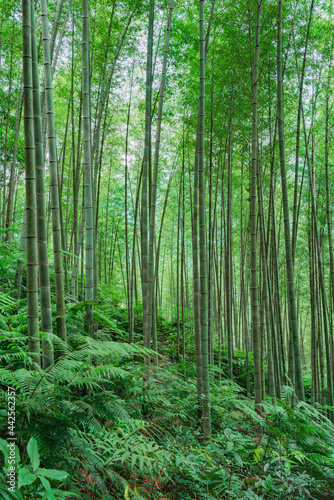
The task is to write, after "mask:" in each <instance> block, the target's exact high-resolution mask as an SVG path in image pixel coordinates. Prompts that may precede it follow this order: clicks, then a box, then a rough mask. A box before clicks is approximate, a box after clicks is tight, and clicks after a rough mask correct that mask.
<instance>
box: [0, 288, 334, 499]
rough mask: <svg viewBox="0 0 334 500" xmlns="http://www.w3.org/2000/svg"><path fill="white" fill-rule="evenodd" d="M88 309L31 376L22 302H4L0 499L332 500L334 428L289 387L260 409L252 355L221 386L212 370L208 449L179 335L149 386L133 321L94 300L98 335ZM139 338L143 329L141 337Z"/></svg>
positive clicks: (0, 298) (168, 329)
mask: <svg viewBox="0 0 334 500" xmlns="http://www.w3.org/2000/svg"><path fill="white" fill-rule="evenodd" d="M2 289H3V290H4V288H2ZM102 295H103V294H102ZM84 307H85V304H84V303H74V302H73V301H70V300H68V304H67V319H68V325H69V326H68V337H69V342H68V344H64V343H63V342H62V341H61V340H59V339H58V337H57V336H56V335H52V339H53V341H54V345H55V347H56V349H57V352H58V353H59V356H58V358H57V359H56V361H55V363H54V365H53V366H51V367H50V368H48V369H47V370H46V371H42V370H41V369H40V368H39V367H38V366H36V365H35V366H33V369H31V368H29V367H31V365H32V360H31V359H30V357H29V353H28V350H27V338H26V333H27V332H26V301H25V299H24V298H23V299H22V300H20V301H16V300H14V298H13V294H12V291H11V289H10V287H9V286H8V289H6V290H4V292H3V293H1V294H0V384H1V393H0V406H1V409H0V436H1V439H0V461H1V463H0V468H1V472H0V498H2V499H4V500H10V499H17V500H23V499H24V500H25V499H34V500H35V499H38V498H45V499H56V498H70V499H75V498H79V499H82V500H88V499H93V500H94V499H105V500H120V499H125V500H132V499H138V500H140V499H149V500H158V499H160V500H194V499H197V500H202V499H203V500H204V499H206V500H210V499H230V498H231V499H233V498H234V499H258V500H261V499H263V500H267V499H268V500H271V499H284V500H290V499H291V500H292V499H293V500H298V499H300V500H302V499H303V500H304V499H308V498H310V499H311V498H314V499H330V498H333V493H332V492H333V491H334V442H333V440H334V426H333V424H332V423H331V422H330V421H329V420H328V419H327V418H326V417H325V411H324V410H325V408H323V407H321V406H318V407H317V408H314V407H312V406H311V405H310V404H308V403H302V402H300V403H297V404H296V405H295V406H294V407H293V408H291V406H290V404H289V402H290V399H291V389H290V388H289V387H284V388H283V391H282V399H281V400H276V401H275V402H274V403H273V401H272V400H271V399H267V400H266V401H265V402H263V407H262V411H255V410H254V402H253V399H251V398H248V397H247V396H246V391H245V384H244V381H245V377H244V373H245V357H244V354H243V353H242V352H240V353H239V354H238V356H236V360H235V363H236V374H237V378H236V380H235V382H231V381H228V380H227V379H226V378H225V376H224V375H225V369H224V366H225V358H224V352H223V363H222V372H221V380H219V372H218V370H217V368H215V367H212V368H211V411H212V438H211V440H210V441H208V442H205V441H204V440H203V436H202V433H201V426H200V423H198V401H197V392H196V370H195V366H194V364H193V362H192V361H190V359H191V356H189V358H188V359H187V360H186V361H183V360H177V356H175V345H174V344H173V342H174V341H173V338H174V333H175V332H174V328H173V325H169V324H168V322H167V321H166V320H165V319H164V318H163V317H160V318H159V325H160V328H161V330H160V331H159V340H160V342H161V349H160V352H162V355H161V356H160V357H159V365H158V367H152V368H151V373H150V379H149V384H147V385H145V386H144V385H143V356H144V355H150V354H151V352H150V351H149V350H147V349H144V348H143V347H142V346H141V345H140V343H139V342H137V343H134V344H128V343H127V342H126V338H127V334H126V330H127V323H126V311H125V310H124V309H122V307H121V305H120V304H119V303H117V301H115V300H114V299H112V298H110V297H108V295H106V296H105V297H104V299H103V300H101V301H100V302H96V303H95V305H94V310H95V321H96V324H97V326H98V331H97V333H96V334H94V336H92V337H90V336H88V335H86V334H85V333H84V328H83V321H84ZM136 307H137V309H138V310H140V304H137V306H136ZM54 316H55V311H54ZM139 316H140V315H139ZM140 328H141V325H140V321H139V320H138V321H137V323H136V335H137V338H138V339H139V337H140ZM190 334H191V328H190V327H189V331H188V332H187V335H190ZM41 337H42V334H41ZM162 342H163V344H162ZM166 345H167V346H169V348H168V349H169V350H170V352H174V354H173V355H170V356H169V355H168V349H167V348H166ZM164 346H165V348H164ZM8 387H11V388H13V390H15V398H16V410H15V412H16V422H15V437H16V441H15V469H16V479H17V488H16V491H15V492H11V491H9V490H8V483H7V481H8V477H9V475H8V474H9V472H10V469H9V467H10V464H9V462H10V457H9V448H8V446H7V444H8V422H7V405H8V401H7V389H8ZM255 425H258V426H260V427H261V430H262V439H261V442H260V443H259V442H258V441H255V440H254V426H255Z"/></svg>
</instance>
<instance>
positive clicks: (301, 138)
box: [0, 0, 334, 498]
mask: <svg viewBox="0 0 334 500" xmlns="http://www.w3.org/2000/svg"><path fill="white" fill-rule="evenodd" d="M35 9H36V12H35ZM1 19H2V21H1V38H0V39H1V43H0V79H1V88H2V90H1V93H0V113H1V124H0V150H1V152H0V159H1V160H0V161H1V165H0V166H1V170H0V184H1V197H0V229H1V232H0V235H1V242H2V245H4V248H6V249H10V250H9V251H10V253H12V254H13V255H15V265H13V266H12V267H13V269H11V270H10V272H9V271H8V273H9V274H8V276H9V277H8V280H7V282H8V283H10V284H11V286H12V290H11V291H8V293H9V295H10V297H11V299H12V300H13V302H14V304H15V307H14V306H13V311H14V312H15V311H16V312H17V309H15V308H19V307H20V304H21V303H22V301H26V307H27V309H26V317H27V329H26V336H27V345H28V347H27V353H28V354H29V356H30V357H29V360H30V361H29V363H28V364H29V366H30V370H31V371H33V370H35V369H38V370H44V371H45V372H44V373H48V370H52V369H53V367H54V366H57V362H59V358H61V356H62V355H64V352H66V346H67V348H68V349H72V348H74V347H73V345H74V344H75V338H74V336H73V335H74V334H73V324H72V322H73V321H74V320H73V318H72V316H71V315H72V314H74V312H75V314H77V316H76V317H75V318H76V319H75V321H79V319H78V318H80V317H81V316H80V314H81V311H83V315H84V325H85V326H84V330H85V335H86V336H87V338H89V339H91V342H97V341H98V340H99V339H101V338H102V337H103V335H105V334H108V335H110V336H111V337H110V338H111V340H112V341H116V342H125V343H127V344H130V345H131V346H132V347H133V346H137V347H138V346H143V347H144V348H145V349H144V351H143V359H142V361H140V363H142V365H143V371H142V378H141V379H140V383H142V384H143V387H144V389H143V391H144V392H145V391H150V387H154V384H156V383H157V380H159V375H158V374H159V370H160V369H161V366H164V363H165V361H164V359H165V358H164V356H165V354H166V351H168V355H170V358H171V360H172V361H171V362H172V363H174V362H175V363H176V362H177V363H179V362H180V363H181V362H182V363H184V364H183V365H182V366H183V369H184V376H186V375H187V373H189V371H190V370H191V368H190V366H191V367H193V369H194V373H195V372H196V375H194V377H195V379H196V384H195V386H194V387H195V389H194V391H195V392H196V401H197V403H196V404H197V407H196V411H197V417H196V418H197V424H198V427H199V428H200V429H201V432H202V433H203V442H207V441H209V440H210V437H211V434H212V432H213V431H212V426H213V428H214V418H216V417H215V416H212V414H211V406H212V401H211V400H212V394H213V393H212V391H213V389H212V386H213V387H216V386H215V384H216V383H219V384H221V383H223V381H224V380H228V381H229V383H230V384H233V383H237V382H238V380H239V378H238V377H239V372H240V363H241V361H240V359H242V360H244V363H245V373H246V375H245V378H244V379H243V381H242V384H243V385H242V387H243V391H244V394H245V395H247V396H249V397H252V398H253V402H254V409H255V412H258V413H257V414H261V413H262V412H263V408H264V406H263V405H264V404H265V402H266V401H268V400H269V401H271V402H274V403H275V401H276V400H280V399H281V398H282V397H285V395H286V394H287V395H288V396H287V400H288V404H289V405H291V407H292V408H293V407H296V405H297V406H298V404H302V403H304V402H305V403H306V404H307V405H313V407H315V408H316V407H317V405H323V409H322V414H323V416H324V418H327V417H328V418H329V420H331V421H332V422H333V418H334V410H333V409H332V408H333V405H334V387H333V381H334V372H333V370H334V336H333V327H334V323H333V317H334V316H333V314H334V257H333V241H332V240H333V234H332V230H333V224H332V213H333V203H334V202H333V198H334V197H333V191H334V183H333V178H334V177H333V174H334V170H333V169H334V165H333V161H332V157H333V154H334V152H333V143H332V141H331V138H332V135H333V127H334V120H333V117H334V115H333V109H332V101H333V79H332V70H333V61H332V59H333V47H334V45H333V43H334V42H333V40H334V38H333V35H332V28H333V27H332V24H333V13H332V3H331V2H330V4H327V3H326V2H323V1H320V0H317V1H315V0H312V1H309V2H307V1H304V0H303V1H302V2H293V1H290V0H289V1H288V2H287V3H283V2H282V0H277V1H276V2H274V1H267V2H264V1H262V0H254V1H253V0H252V1H248V2H246V4H242V3H241V2H235V3H233V4H228V3H226V2H222V1H220V0H212V1H211V2H209V1H204V0H199V1H198V2H195V3H194V4H191V5H188V4H185V3H184V2H177V3H175V4H174V1H173V0H170V1H168V2H160V3H158V2H156V1H154V0H150V1H147V2H145V1H142V0H139V1H136V2H133V1H132V0H127V1H124V2H118V1H114V2H111V3H108V2H107V3H105V2H104V3H103V2H99V1H97V2H95V3H94V4H93V2H89V0H83V1H82V2H81V3H80V2H79V1H77V0H71V1H69V0H59V1H58V2H57V4H55V3H54V4H53V3H50V2H49V3H47V2H46V0H41V2H40V5H38V4H34V3H33V2H31V1H30V0H22V5H21V4H19V3H17V2H16V0H8V1H7V0H6V2H4V4H3V7H2V14H1ZM18 33H20V34H22V36H20V37H18V36H17V34H18ZM9 267H10V266H9ZM14 268H15V269H14ZM8 283H7V284H6V287H7V286H9V285H8ZM4 290H5V288H4ZM6 290H7V288H6ZM8 290H9V289H8ZM0 292H1V293H2V291H1V289H0ZM3 293H7V291H4V292H3ZM106 296H107V297H108V299H107V300H106ZM101 307H102V309H103V313H101V310H100V309H101ZM116 309H117V311H121V312H120V313H119V314H120V315H121V314H123V313H124V314H125V316H124V318H125V320H124V322H123V323H122V328H116V326H115V324H114V323H113V322H112V321H111V320H108V314H111V313H110V311H115V310H116ZM68 318H72V319H70V320H69V319H68ZM103 321H104V322H106V323H103ZM165 323H166V324H167V323H168V327H167V326H166V327H164V326H163V325H165ZM101 336H102V337H101ZM103 338H104V337H103ZM73 339H74V340H73ZM71 343H73V345H72V344H71ZM138 348H139V347H138ZM22 349H23V347H22ZM96 356H97V355H96ZM96 356H95V354H93V355H89V356H88V355H87V358H89V359H90V360H91V363H92V366H96V367H97V365H98V361H97V357H96ZM134 358H135V356H134ZM94 363H95V365H94ZM138 383H139V382H138ZM238 383H239V382H238ZM85 390H86V392H85V393H84V396H85V397H86V396H87V397H93V395H92V394H93V393H92V391H91V389H90V390H88V389H87V388H86V389H85ZM213 401H214V397H213ZM212 422H213V423H212ZM254 432H255V438H256V442H257V443H260V442H261V439H262V437H263V433H262V430H261V426H259V425H258V424H256V425H254ZM129 498H130V497H129Z"/></svg>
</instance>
